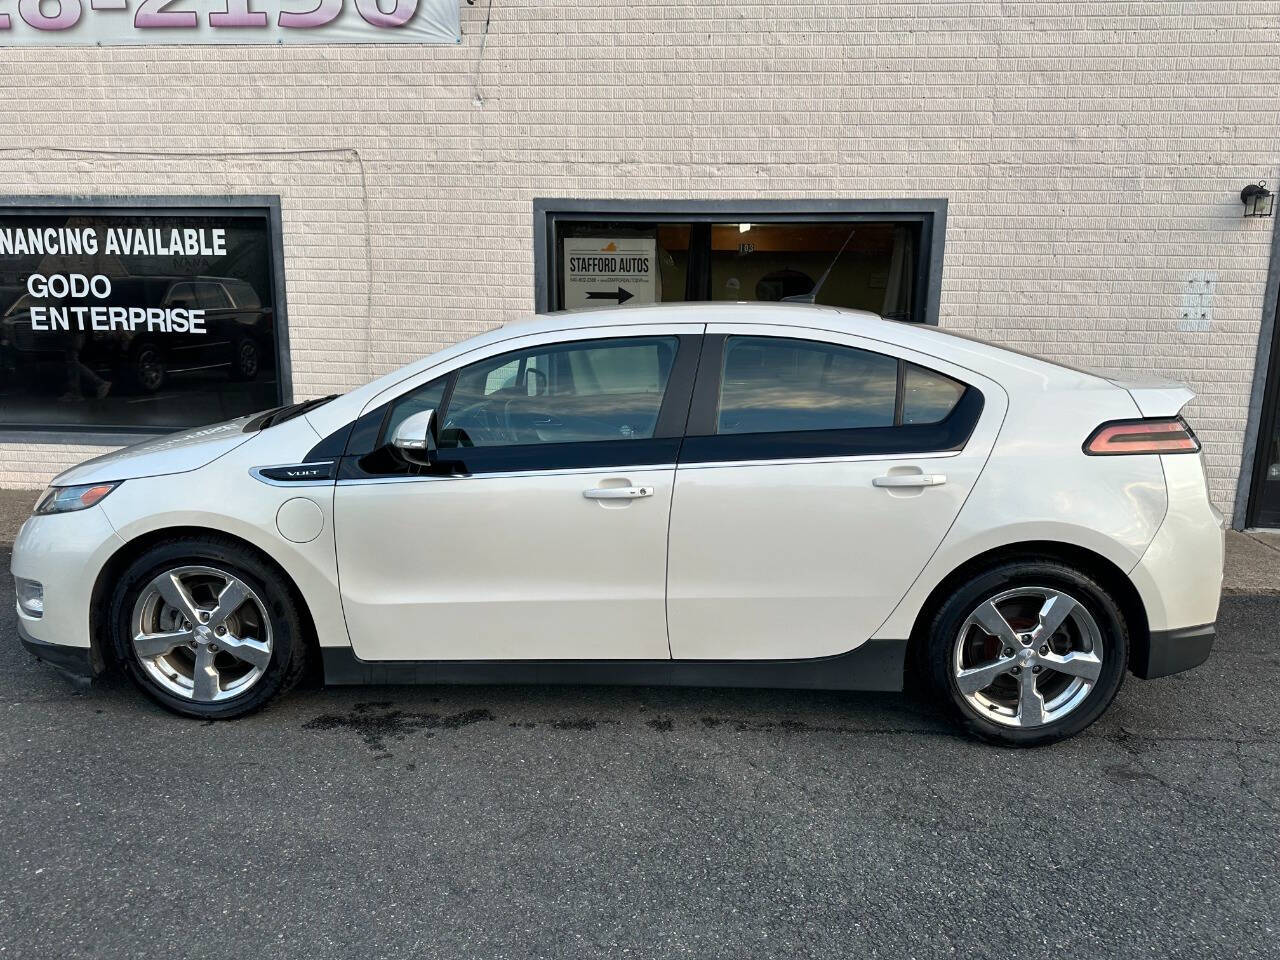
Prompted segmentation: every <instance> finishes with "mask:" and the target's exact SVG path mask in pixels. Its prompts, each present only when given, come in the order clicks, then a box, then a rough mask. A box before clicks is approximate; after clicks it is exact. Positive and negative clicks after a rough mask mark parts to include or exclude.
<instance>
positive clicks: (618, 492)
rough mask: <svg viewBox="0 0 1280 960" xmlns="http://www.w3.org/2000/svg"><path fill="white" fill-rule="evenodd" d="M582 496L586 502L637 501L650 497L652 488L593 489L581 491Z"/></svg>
mask: <svg viewBox="0 0 1280 960" xmlns="http://www.w3.org/2000/svg"><path fill="white" fill-rule="evenodd" d="M582 495H583V496H584V497H586V498H587V499H588V500H638V499H639V498H640V497H652V496H653V487H594V488H592V489H590V490H583V491H582Z"/></svg>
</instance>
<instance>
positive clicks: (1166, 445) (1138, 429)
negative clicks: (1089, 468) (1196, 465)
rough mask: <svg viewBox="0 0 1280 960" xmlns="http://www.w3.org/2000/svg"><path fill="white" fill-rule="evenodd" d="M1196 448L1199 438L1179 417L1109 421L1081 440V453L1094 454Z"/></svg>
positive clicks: (1192, 449) (1172, 451)
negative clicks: (1086, 438)
mask: <svg viewBox="0 0 1280 960" xmlns="http://www.w3.org/2000/svg"><path fill="white" fill-rule="evenodd" d="M1199 451H1200V441H1199V440H1198V439H1196V435H1195V434H1194V433H1192V432H1191V428H1190V427H1189V426H1187V422H1186V421H1185V420H1183V419H1182V418H1181V417H1156V418H1152V419H1150V420H1112V421H1111V422H1110V423H1104V424H1103V425H1102V426H1100V427H1099V428H1098V429H1097V430H1095V431H1093V433H1091V434H1090V435H1089V439H1088V440H1086V441H1085V442H1084V452H1085V453H1087V454H1089V455H1090V456H1093V457H1114V456H1119V455H1121V454H1126V453H1198V452H1199Z"/></svg>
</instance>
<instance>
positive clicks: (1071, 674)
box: [927, 560, 1129, 746]
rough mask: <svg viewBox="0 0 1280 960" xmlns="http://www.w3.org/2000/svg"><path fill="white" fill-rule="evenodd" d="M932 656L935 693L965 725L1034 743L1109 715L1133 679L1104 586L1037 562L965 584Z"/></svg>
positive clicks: (1120, 623) (942, 618)
mask: <svg viewBox="0 0 1280 960" xmlns="http://www.w3.org/2000/svg"><path fill="white" fill-rule="evenodd" d="M927 655H928V667H929V672H930V674H931V679H932V681H933V687H934V689H935V691H936V692H937V693H938V694H939V695H940V698H941V699H942V701H943V702H944V704H946V705H947V706H948V707H949V708H950V710H951V712H952V713H953V714H954V715H955V717H956V719H958V720H959V721H960V723H961V724H962V725H963V726H964V727H965V728H966V729H968V730H969V731H970V732H972V733H974V734H976V735H977V736H979V737H982V738H983V739H986V740H991V741H995V742H999V743H1005V744H1010V745H1016V746H1034V745H1037V744H1043V743H1050V742H1053V741H1055V740H1061V739H1063V738H1064V737H1069V736H1072V735H1074V734H1076V733H1079V732H1080V731H1081V730H1083V729H1084V728H1085V727H1087V726H1089V725H1090V724H1091V723H1093V722H1094V720H1096V719H1097V718H1098V717H1099V716H1101V715H1102V713H1103V711H1105V710H1106V709H1107V707H1108V706H1109V705H1110V703H1111V701H1112V700H1113V699H1114V698H1115V695H1116V693H1117V692H1118V691H1119V689H1120V685H1121V684H1122V683H1123V682H1124V674H1125V669H1126V666H1127V663H1128V657H1129V637H1128V631H1127V629H1126V626H1125V620H1124V616H1123V614H1122V613H1121V611H1120V608H1119V606H1118V604H1117V603H1116V601H1115V599H1114V598H1113V597H1112V596H1111V594H1110V593H1108V591H1107V590H1106V589H1105V588H1104V587H1103V586H1101V585H1100V584H1099V583H1098V582H1097V581H1096V580H1094V579H1093V578H1092V577H1090V576H1088V575H1087V574H1085V573H1083V572H1081V571H1079V570H1076V569H1074V568H1073V567H1070V566H1067V565H1065V564H1061V563H1057V562H1055V561H1050V560H1028V561H1020V562H1011V563H1007V564H1004V565H1002V566H1000V567H997V568H995V569H992V570H988V571H985V572H983V573H981V574H979V575H977V576H976V577H974V578H973V579H972V580H970V581H969V582H968V583H966V584H964V585H963V586H961V587H960V588H958V589H957V590H956V591H955V592H954V593H953V594H952V595H951V597H950V598H949V599H948V600H947V601H946V602H945V603H944V604H943V606H942V608H941V609H940V610H939V612H938V615H937V617H936V618H935V619H934V622H933V627H932V629H931V631H930V635H929V639H928V650H927Z"/></svg>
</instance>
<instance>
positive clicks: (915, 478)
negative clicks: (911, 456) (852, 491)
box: [871, 473, 947, 487]
mask: <svg viewBox="0 0 1280 960" xmlns="http://www.w3.org/2000/svg"><path fill="white" fill-rule="evenodd" d="M946 482H947V476H946V474H944V473H894V474H890V475H889V476H887V477H876V478H875V479H874V480H872V481H871V484H872V486H876V487H940V486H942V485H943V484H944V483H946Z"/></svg>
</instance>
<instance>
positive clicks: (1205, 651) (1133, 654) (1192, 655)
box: [1129, 623, 1218, 680]
mask: <svg viewBox="0 0 1280 960" xmlns="http://www.w3.org/2000/svg"><path fill="white" fill-rule="evenodd" d="M1217 635H1218V630H1217V627H1216V625H1215V624H1212V623H1206V624H1204V625H1202V626H1199V627H1182V628H1180V629H1178V630H1152V631H1151V633H1150V635H1149V636H1147V637H1146V638H1143V639H1141V640H1139V639H1135V640H1134V643H1133V649H1132V650H1131V651H1130V653H1129V669H1130V670H1132V671H1133V672H1134V674H1136V675H1137V676H1139V677H1141V678H1142V679H1143V680H1154V679H1155V678H1156V677H1167V676H1170V675H1172V674H1175V673H1181V672H1182V671H1184V670H1191V669H1192V668H1194V667H1198V666H1200V664H1202V663H1204V662H1205V661H1206V660H1208V659H1209V653H1210V651H1212V650H1213V641H1214V638H1215V637H1216V636H1217Z"/></svg>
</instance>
